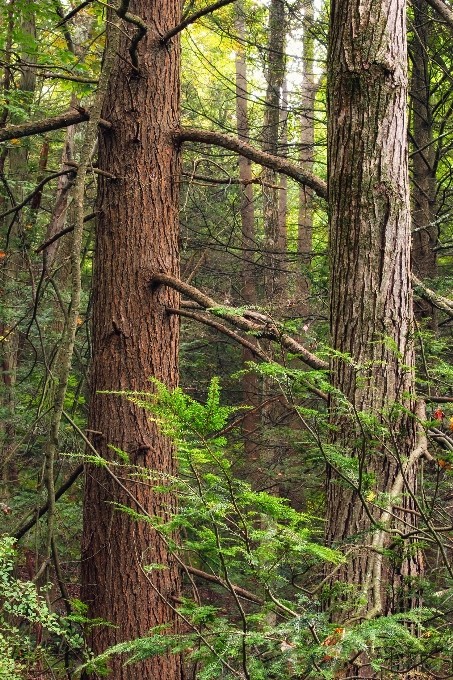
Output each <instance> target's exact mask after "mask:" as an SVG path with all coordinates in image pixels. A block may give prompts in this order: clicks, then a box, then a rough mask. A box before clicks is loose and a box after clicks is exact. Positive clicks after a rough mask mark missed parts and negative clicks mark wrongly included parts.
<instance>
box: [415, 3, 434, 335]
mask: <svg viewBox="0 0 453 680" xmlns="http://www.w3.org/2000/svg"><path fill="white" fill-rule="evenodd" d="M413 11H414V29H415V31H414V33H415V36H414V42H413V48H412V54H413V61H412V82H411V105H412V114H413V128H412V141H413V146H414V157H413V160H412V180H413V186H412V199H413V203H412V232H413V233H412V271H413V272H414V274H415V275H416V276H417V278H419V279H420V280H421V281H423V279H426V278H429V279H433V278H435V277H436V276H437V254H436V251H435V250H434V247H435V246H436V245H437V239H438V236H439V225H437V224H433V223H434V222H435V220H436V217H437V201H436V152H435V147H434V142H433V136H434V135H433V132H434V131H433V116H432V109H431V102H430V77H429V68H430V67H429V54H428V48H429V40H430V31H431V20H430V16H429V8H428V6H427V5H426V3H425V2H423V1H422V0H414V4H413ZM418 150H420V151H418ZM417 151H418V153H417ZM414 310H415V316H416V318H417V319H418V320H421V319H422V318H426V317H429V318H430V319H431V321H430V322H429V326H430V327H431V328H432V329H435V328H436V327H437V311H436V308H435V307H434V306H433V305H431V304H430V303H429V302H427V301H426V300H423V299H421V298H418V299H417V302H416V305H415V308H414Z"/></svg>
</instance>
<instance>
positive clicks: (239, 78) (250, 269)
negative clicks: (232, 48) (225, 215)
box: [236, 1, 260, 463]
mask: <svg viewBox="0 0 453 680" xmlns="http://www.w3.org/2000/svg"><path fill="white" fill-rule="evenodd" d="M236 31H237V34H238V36H239V40H240V41H241V46H240V47H239V48H238V49H237V51H236V120H237V132H238V138H239V139H240V140H241V141H243V142H249V141H250V136H249V121H248V107H247V96H248V94H247V64H246V61H245V50H244V41H245V16H244V6H243V2H241V1H238V2H237V3H236ZM239 178H240V179H241V180H242V181H243V182H244V185H243V187H242V194H241V224H242V265H241V267H242V268H241V279H242V280H241V283H242V286H241V294H242V299H243V301H244V303H245V304H248V305H256V273H255V262H254V259H255V250H256V238H255V210H254V205H253V184H252V183H251V180H252V162H251V161H250V160H249V159H248V158H244V156H239ZM251 341H252V342H253V343H256V340H255V339H254V338H253V339H252V338H251ZM254 360H255V356H254V355H253V352H251V351H250V350H249V349H247V348H246V347H242V366H243V368H247V366H246V365H247V362H248V361H254ZM242 398H243V400H244V403H245V404H248V405H249V406H258V400H259V399H258V376H257V375H256V373H252V372H249V373H246V374H244V375H243V377H242ZM259 421H260V417H259V413H258V412H256V411H255V412H254V413H251V414H249V415H247V416H246V417H245V418H244V423H243V428H242V430H243V433H244V438H245V439H244V447H245V454H246V458H247V459H248V462H249V463H250V461H251V460H252V458H253V457H254V454H255V452H256V448H257V444H256V440H257V437H258V428H259Z"/></svg>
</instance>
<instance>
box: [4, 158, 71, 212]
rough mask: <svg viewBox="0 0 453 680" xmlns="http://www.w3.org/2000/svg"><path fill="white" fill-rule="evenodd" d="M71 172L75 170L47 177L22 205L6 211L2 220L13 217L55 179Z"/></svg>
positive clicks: (61, 171) (55, 173)
mask: <svg viewBox="0 0 453 680" xmlns="http://www.w3.org/2000/svg"><path fill="white" fill-rule="evenodd" d="M70 172H74V170H60V172H54V173H53V174H52V175H48V177H45V178H44V179H43V180H42V181H41V182H39V184H37V185H36V187H35V188H34V189H33V191H32V192H31V193H29V194H28V196H26V197H25V198H24V200H23V201H22V202H21V203H18V204H17V205H15V206H13V207H12V208H10V209H9V210H6V211H5V212H4V213H1V214H0V219H3V218H4V217H6V216H7V215H11V213H15V212H19V210H21V209H22V208H23V207H24V206H25V205H27V203H29V202H30V201H31V199H32V198H33V196H35V195H36V194H37V193H39V192H40V191H41V189H42V188H43V186H45V185H46V184H47V183H48V182H50V181H52V180H53V179H56V178H57V177H61V175H68V174H69V173H70Z"/></svg>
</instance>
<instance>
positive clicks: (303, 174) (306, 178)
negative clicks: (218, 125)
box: [174, 128, 327, 199]
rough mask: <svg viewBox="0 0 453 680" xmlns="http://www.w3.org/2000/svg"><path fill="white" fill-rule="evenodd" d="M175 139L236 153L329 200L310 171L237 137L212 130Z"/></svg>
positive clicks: (188, 131)
mask: <svg viewBox="0 0 453 680" xmlns="http://www.w3.org/2000/svg"><path fill="white" fill-rule="evenodd" d="M174 137H175V139H176V140H177V141H179V142H200V143H201V144H214V145H216V146H220V147H222V148H224V149H229V150H230V151H235V152H236V153H238V154H239V155H241V156H244V157H245V158H249V159H250V160H251V161H253V162H254V163H258V164H259V165H263V166H264V167H266V168H271V169H272V170H275V172H281V173H282V174H284V175H287V176H288V177H292V179H294V180H296V182H298V183H299V184H303V185H305V186H307V187H309V188H310V189H313V191H314V192H315V193H316V194H317V195H318V196H320V197H321V198H325V199H327V184H326V183H325V182H324V181H323V180H322V179H320V178H319V177H317V176H316V175H315V174H313V173H312V172H310V171H309V170H305V169H304V168H303V167H302V166H300V165H298V164H297V163H293V162H292V161H290V160H288V159H287V158H280V157H279V156H273V155H272V154H269V153H266V152H264V151H261V150H260V149H256V148H255V147H254V146H252V145H251V144H248V143H247V142H243V141H241V140H239V139H237V138H236V137H231V136H230V135H225V134H223V133H221V132H211V131H210V130H195V129H190V128H186V129H181V130H179V131H178V132H175V133H174Z"/></svg>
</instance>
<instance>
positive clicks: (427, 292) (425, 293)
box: [412, 274, 453, 319]
mask: <svg viewBox="0 0 453 680" xmlns="http://www.w3.org/2000/svg"><path fill="white" fill-rule="evenodd" d="M412 285H413V286H414V292H415V293H416V294H417V295H419V296H420V297H421V298H423V299H424V300H427V301H428V302H430V303H431V304H432V305H434V307H437V309H440V310H441V311H442V312H445V314H448V316H449V317H450V318H452V319H453V300H449V299H448V298H445V297H443V296H442V295H439V293H436V292H435V291H434V290H431V289H430V288H428V287H427V286H425V284H424V283H422V281H420V279H418V278H417V277H416V276H415V274H412Z"/></svg>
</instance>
